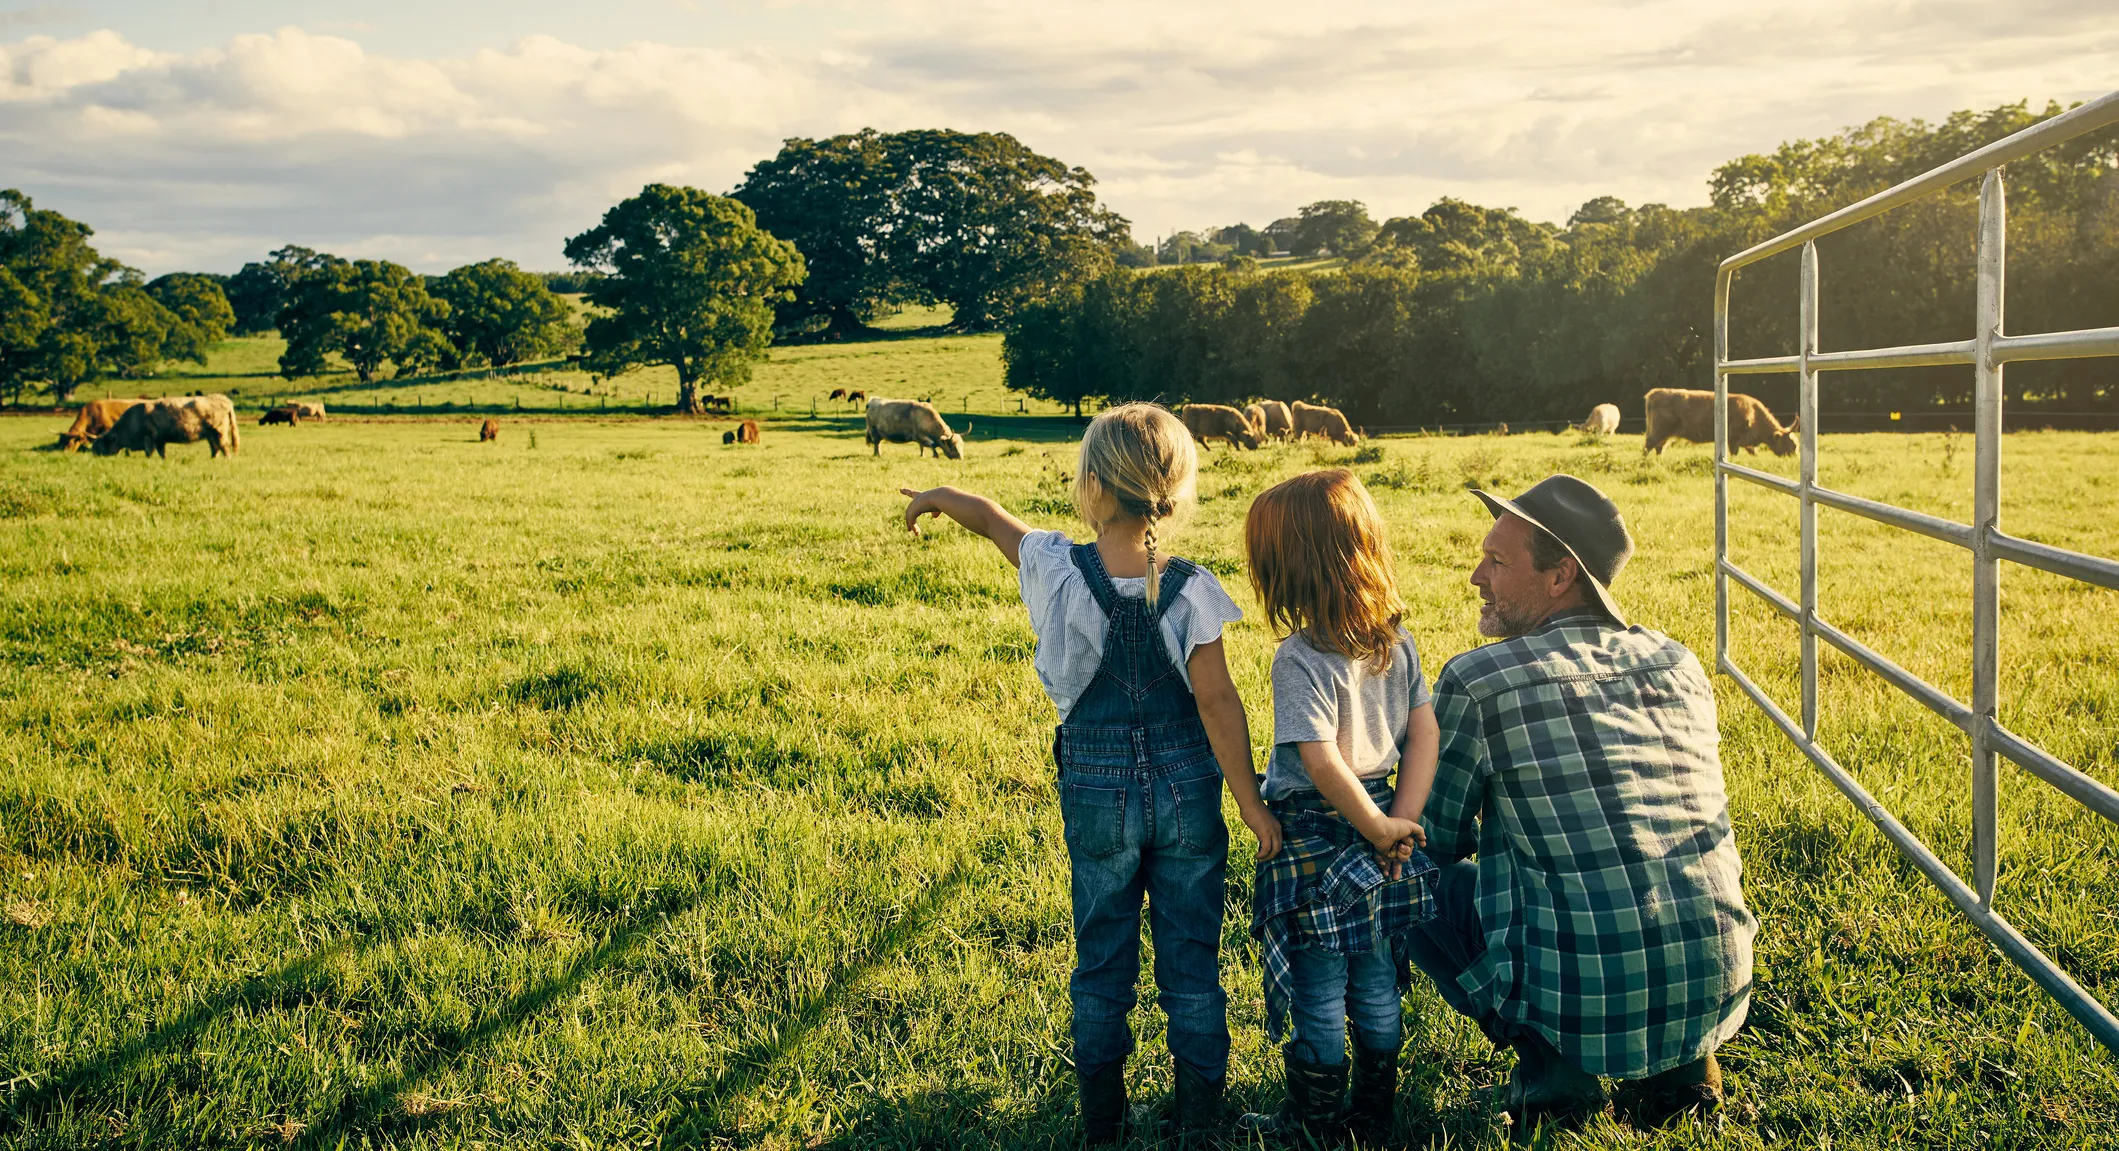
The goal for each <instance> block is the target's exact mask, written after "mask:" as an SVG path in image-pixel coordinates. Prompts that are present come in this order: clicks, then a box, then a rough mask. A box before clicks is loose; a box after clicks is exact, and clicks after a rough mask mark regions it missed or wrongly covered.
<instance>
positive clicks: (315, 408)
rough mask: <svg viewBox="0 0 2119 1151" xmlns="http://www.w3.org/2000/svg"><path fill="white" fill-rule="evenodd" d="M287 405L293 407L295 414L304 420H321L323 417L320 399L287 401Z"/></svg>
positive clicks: (322, 405)
mask: <svg viewBox="0 0 2119 1151" xmlns="http://www.w3.org/2000/svg"><path fill="white" fill-rule="evenodd" d="M287 406H288V407H290V408H293V409H294V414H295V415H297V416H300V417H302V418H303V419H305V420H321V419H323V418H324V401H322V400H294V401H291V402H290V403H288V405H287Z"/></svg>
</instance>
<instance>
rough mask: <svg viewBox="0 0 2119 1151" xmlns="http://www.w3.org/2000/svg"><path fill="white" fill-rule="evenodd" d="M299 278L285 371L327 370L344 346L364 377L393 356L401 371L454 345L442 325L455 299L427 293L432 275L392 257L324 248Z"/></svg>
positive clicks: (288, 310)
mask: <svg viewBox="0 0 2119 1151" xmlns="http://www.w3.org/2000/svg"><path fill="white" fill-rule="evenodd" d="M308 263H309V264H310V267H309V268H308V269H307V270H306V271H305V272H304V273H303V274H302V275H301V276H299V277H297V278H295V279H294V281H293V284H292V287H291V288H290V292H291V295H290V296H289V298H288V300H287V303H286V305H285V306H283V307H282V308H281V309H280V314H279V320H278V324H279V329H280V334H281V335H283V336H285V337H286V338H287V350H286V351H285V352H282V353H281V354H280V374H281V375H283V376H286V377H287V378H288V379H293V378H295V377H296V376H314V375H319V374H322V373H323V372H324V371H325V370H327V365H328V360H327V357H328V356H329V355H330V354H332V353H337V354H338V355H339V356H341V357H343V358H344V359H345V361H346V362H347V363H348V364H350V365H352V367H353V370H354V372H355V373H357V374H358V375H359V376H360V380H361V382H362V383H364V384H369V383H374V382H375V379H376V377H377V375H378V374H379V373H380V372H381V371H382V368H383V365H384V364H385V363H388V364H391V365H393V366H394V368H395V369H396V374H397V375H399V376H404V375H408V374H410V373H412V372H417V371H420V370H423V369H426V368H429V367H433V366H436V365H437V364H439V363H440V361H441V359H442V358H443V357H444V356H445V355H446V354H447V352H448V350H449V347H448V344H447V342H446V341H444V340H443V339H442V338H441V336H440V334H439V333H438V332H436V331H435V329H434V325H435V324H437V323H439V322H441V320H442V319H443V318H444V317H446V316H447V315H448V314H449V306H448V305H447V304H444V303H442V302H441V301H440V300H437V299H435V298H434V297H433V296H430V295H428V294H427V287H426V282H425V281H424V280H423V279H422V278H421V277H419V276H418V275H415V274H414V273H413V272H412V271H411V270H410V269H409V268H406V267H404V266H402V265H399V264H393V263H391V262H389V261H388V260H356V261H350V262H349V261H346V260H342V259H339V258H338V257H336V256H328V255H322V254H316V255H314V257H313V258H312V259H310V260H309V261H308Z"/></svg>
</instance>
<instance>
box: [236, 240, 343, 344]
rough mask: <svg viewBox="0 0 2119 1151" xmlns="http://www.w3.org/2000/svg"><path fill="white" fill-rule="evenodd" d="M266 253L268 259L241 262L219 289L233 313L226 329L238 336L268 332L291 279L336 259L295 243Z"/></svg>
mask: <svg viewBox="0 0 2119 1151" xmlns="http://www.w3.org/2000/svg"><path fill="white" fill-rule="evenodd" d="M269 254H270V256H271V259H270V260H269V261H267V262H265V263H257V262H252V263H248V264H245V265H243V269H242V270H241V271H239V272H237V273H236V274H235V275H233V276H230V277H228V283H227V285H226V287H225V288H224V289H223V290H224V291H225V292H226V293H227V295H228V306H229V307H230V308H232V309H233V310H234V312H235V323H234V324H233V325H231V326H230V329H229V330H230V331H233V332H234V333H235V334H236V335H238V336H255V335H258V334H260V333H262V332H269V331H271V330H272V328H273V325H275V324H277V323H278V322H279V317H280V309H282V308H284V307H286V306H287V302H288V300H290V299H292V298H293V295H294V285H295V282H296V281H297V280H300V279H301V278H302V277H303V276H305V275H308V274H309V273H311V272H314V271H317V270H319V269H321V268H323V267H325V266H327V265H329V264H330V263H331V262H332V261H334V260H336V259H337V258H338V257H336V256H327V255H324V254H323V253H321V252H318V251H315V250H314V249H311V248H304V247H301V246H300V245H297V244H288V245H286V246H285V247H282V248H279V249H277V250H275V251H273V252H271V253H269Z"/></svg>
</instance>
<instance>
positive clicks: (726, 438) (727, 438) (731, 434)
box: [721, 430, 736, 447]
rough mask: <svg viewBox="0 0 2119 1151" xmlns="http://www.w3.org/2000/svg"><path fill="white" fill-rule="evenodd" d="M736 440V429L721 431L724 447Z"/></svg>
mask: <svg viewBox="0 0 2119 1151" xmlns="http://www.w3.org/2000/svg"><path fill="white" fill-rule="evenodd" d="M735 442H736V433H735V431H734V430H730V431H726V432H722V433H721V446H722V447H727V446H728V445H730V444H732V443H735Z"/></svg>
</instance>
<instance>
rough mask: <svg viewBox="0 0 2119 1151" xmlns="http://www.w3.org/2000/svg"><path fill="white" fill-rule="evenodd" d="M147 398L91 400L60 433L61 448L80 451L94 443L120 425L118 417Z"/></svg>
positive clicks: (82, 406)
mask: <svg viewBox="0 0 2119 1151" xmlns="http://www.w3.org/2000/svg"><path fill="white" fill-rule="evenodd" d="M146 402H147V401H145V400H90V401H88V402H87V403H85V404H83V405H81V410H80V411H78V412H76V413H74V426H73V427H70V428H68V429H66V430H65V431H63V432H60V433H59V448H60V450H62V451H68V452H78V451H80V450H81V449H82V448H85V447H87V446H88V445H89V444H90V443H92V442H93V441H94V440H95V438H96V437H97V436H100V435H102V434H103V433H104V432H107V431H109V430H110V429H112V428H114V427H116V426H117V425H118V417H119V416H122V415H124V414H125V409H127V408H130V407H132V406H133V405H134V404H144V403H146Z"/></svg>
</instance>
